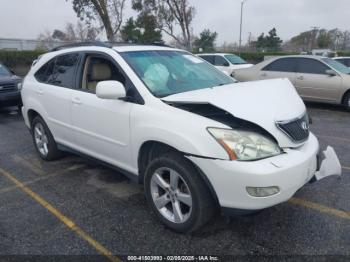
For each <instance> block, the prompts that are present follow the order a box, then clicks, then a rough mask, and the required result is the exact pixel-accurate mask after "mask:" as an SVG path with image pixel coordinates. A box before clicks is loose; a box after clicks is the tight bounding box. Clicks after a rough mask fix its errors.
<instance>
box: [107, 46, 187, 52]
mask: <svg viewBox="0 0 350 262" xmlns="http://www.w3.org/2000/svg"><path fill="white" fill-rule="evenodd" d="M112 49H114V50H115V51H117V52H130V51H156V50H157V51H158V50H159V51H162V50H163V51H184V50H182V49H177V48H173V47H170V46H157V45H117V46H113V47H112Z"/></svg>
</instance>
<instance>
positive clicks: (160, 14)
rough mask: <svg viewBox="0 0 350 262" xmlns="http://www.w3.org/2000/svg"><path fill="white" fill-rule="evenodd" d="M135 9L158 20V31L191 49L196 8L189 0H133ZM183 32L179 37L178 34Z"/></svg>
mask: <svg viewBox="0 0 350 262" xmlns="http://www.w3.org/2000/svg"><path fill="white" fill-rule="evenodd" d="M132 3H133V9H134V10H136V11H138V12H139V13H144V14H151V15H153V17H155V18H156V20H155V21H156V24H157V27H158V29H160V30H161V31H162V32H164V33H166V34H167V35H169V36H170V37H172V38H173V39H174V40H175V41H176V42H177V43H178V44H180V45H182V46H184V47H186V48H188V49H190V48H191V43H192V33H191V30H192V28H191V25H192V22H193V18H194V16H195V8H194V7H193V6H191V5H190V3H189V0H133V1H132ZM178 31H179V32H181V35H177V34H176V32H178Z"/></svg>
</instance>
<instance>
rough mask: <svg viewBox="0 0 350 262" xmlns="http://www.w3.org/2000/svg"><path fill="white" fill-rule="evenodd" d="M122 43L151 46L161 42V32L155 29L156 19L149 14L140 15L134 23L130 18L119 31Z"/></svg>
mask: <svg viewBox="0 0 350 262" xmlns="http://www.w3.org/2000/svg"><path fill="white" fill-rule="evenodd" d="M120 32H121V36H122V39H123V41H126V42H133V43H140V44H152V43H155V42H162V41H163V40H162V32H161V31H160V30H159V29H158V28H157V22H156V18H155V17H154V16H153V15H149V14H140V15H139V16H138V17H137V19H136V21H134V19H133V18H132V17H131V18H129V19H128V20H127V22H126V24H125V25H124V26H123V27H122V29H121V31H120Z"/></svg>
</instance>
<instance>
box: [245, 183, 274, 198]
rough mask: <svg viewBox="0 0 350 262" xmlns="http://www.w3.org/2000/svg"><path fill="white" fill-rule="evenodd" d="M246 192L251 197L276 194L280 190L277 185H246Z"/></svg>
mask: <svg viewBox="0 0 350 262" xmlns="http://www.w3.org/2000/svg"><path fill="white" fill-rule="evenodd" d="M246 189H247V192H248V194H249V195H251V196H253V197H267V196H272V195H276V194H277V193H279V192H280V189H279V187H278V186H270V187H249V186H248V187H247V188H246Z"/></svg>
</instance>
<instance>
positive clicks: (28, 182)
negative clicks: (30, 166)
mask: <svg viewBox="0 0 350 262" xmlns="http://www.w3.org/2000/svg"><path fill="white" fill-rule="evenodd" d="M83 166H84V165H74V166H71V167H69V168H67V169H65V170H62V171H61V172H57V173H53V174H49V175H46V176H40V177H38V178H36V179H33V180H29V181H26V182H22V184H23V185H26V186H27V185H31V184H34V183H36V182H39V181H43V180H47V179H49V178H53V177H55V176H59V175H62V174H64V173H66V172H68V171H74V170H77V169H79V168H81V167H83ZM17 188H18V186H17V185H14V186H9V187H5V188H1V189H0V194H2V193H7V192H10V191H12V190H15V189H17Z"/></svg>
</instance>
